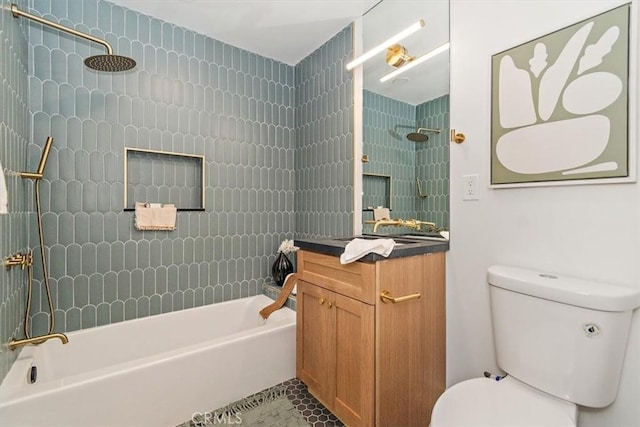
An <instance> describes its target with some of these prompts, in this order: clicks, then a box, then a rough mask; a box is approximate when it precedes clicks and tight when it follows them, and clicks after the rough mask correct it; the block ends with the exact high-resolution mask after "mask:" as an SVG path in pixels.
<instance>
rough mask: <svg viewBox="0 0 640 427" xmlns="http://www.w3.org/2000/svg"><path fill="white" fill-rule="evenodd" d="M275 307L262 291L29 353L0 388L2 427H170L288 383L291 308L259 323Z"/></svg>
mask: <svg viewBox="0 0 640 427" xmlns="http://www.w3.org/2000/svg"><path fill="white" fill-rule="evenodd" d="M271 302H273V301H272V300H271V299H269V298H268V297H266V296H264V295H258V296H255V297H250V298H243V299H240V300H234V301H228V302H224V303H218V304H213V305H208V306H205V307H199V308H194V309H189V310H182V311H177V312H173V313H167V314H163V315H158V316H152V317H147V318H144V319H137V320H132V321H128V322H123V323H117V324H113V325H108V326H102V327H98V328H93V329H87V330H83V331H78V332H72V333H69V334H68V337H69V343H68V344H66V345H62V344H61V343H60V341H59V340H50V341H48V342H46V343H45V344H42V345H40V346H30V347H25V348H23V350H22V352H21V354H20V356H19V358H18V359H17V360H16V362H15V363H14V365H13V366H12V368H11V370H10V371H9V373H8V374H7V376H6V378H5V380H4V381H3V382H2V385H1V386H0V424H1V425H2V426H7V427H9V426H11V427H13V426H47V427H50V426H51V427H53V426H64V427H71V426H83V427H84V426H114V427H121V426H135V427H140V426H152V427H158V426H175V425H176V424H179V423H181V422H183V421H186V420H189V419H191V416H192V414H193V413H195V412H203V413H204V412H208V411H212V410H214V409H216V408H219V407H221V406H224V405H226V404H228V403H231V402H233V401H235V400H238V399H241V398H243V397H245V396H248V395H250V394H252V393H255V392H258V391H260V390H262V389H264V388H267V387H270V386H272V385H275V384H277V383H280V382H282V381H285V380H288V379H290V378H293V377H295V336H296V332H295V322H296V317H295V312H294V311H292V310H290V309H288V308H283V309H281V310H278V311H276V312H275V313H273V314H272V315H271V317H269V319H268V321H267V322H266V323H265V322H264V321H263V320H262V318H261V317H260V315H259V314H258V312H259V311H260V309H261V308H263V307H264V306H266V305H267V304H269V303H271ZM4 351H8V350H6V348H5V349H4ZM31 366H36V367H37V369H38V379H37V381H36V383H34V384H29V383H28V381H27V374H28V372H29V370H30V368H31Z"/></svg>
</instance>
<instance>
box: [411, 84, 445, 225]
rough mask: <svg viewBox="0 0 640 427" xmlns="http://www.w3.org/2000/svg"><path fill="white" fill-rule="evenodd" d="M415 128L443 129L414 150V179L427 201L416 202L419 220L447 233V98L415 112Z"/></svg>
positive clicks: (428, 103)
mask: <svg viewBox="0 0 640 427" xmlns="http://www.w3.org/2000/svg"><path fill="white" fill-rule="evenodd" d="M416 126H417V127H421V128H430V129H442V132H440V133H439V134H433V133H430V134H429V142H428V143H427V144H418V145H417V146H416V148H417V151H416V177H417V178H418V179H420V180H421V182H422V191H423V192H425V193H427V194H428V197H425V198H420V199H419V200H418V201H417V212H418V219H419V220H422V221H431V222H435V223H436V225H437V226H438V227H441V228H446V229H447V230H448V229H449V146H450V142H449V128H450V126H449V95H444V96H441V97H439V98H435V99H432V100H430V101H427V102H425V103H423V104H420V105H418V106H417V108H416Z"/></svg>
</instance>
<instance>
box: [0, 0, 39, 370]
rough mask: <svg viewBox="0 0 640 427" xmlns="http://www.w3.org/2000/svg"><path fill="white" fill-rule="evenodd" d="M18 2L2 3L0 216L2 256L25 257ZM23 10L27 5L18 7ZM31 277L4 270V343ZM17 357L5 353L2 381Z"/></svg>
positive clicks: (0, 273)
mask: <svg viewBox="0 0 640 427" xmlns="http://www.w3.org/2000/svg"><path fill="white" fill-rule="evenodd" d="M11 3H13V1H8V0H2V1H0V163H1V164H2V169H3V172H4V174H5V178H6V184H7V191H8V193H9V194H8V196H9V204H8V208H9V214H7V215H0V256H1V257H2V261H4V259H5V257H7V256H10V255H13V254H15V253H25V252H26V251H27V250H28V249H29V237H28V230H29V227H28V225H29V224H30V214H29V209H31V208H32V204H31V203H29V200H30V197H29V195H30V194H32V193H31V192H30V189H29V186H30V185H31V183H30V182H26V181H25V180H23V179H22V178H20V177H18V176H16V174H15V173H16V172H22V171H23V170H25V169H24V168H25V165H26V156H27V146H28V143H29V115H28V112H27V104H28V102H29V100H28V80H27V37H26V32H25V31H26V30H25V27H24V25H21V23H20V22H19V21H18V20H17V19H14V18H13V17H12V16H11V12H10V11H9V9H10V6H11ZM17 4H18V5H19V6H21V7H22V6H24V5H25V2H24V1H19V2H17ZM25 283H26V274H25V271H24V270H21V269H20V268H16V267H14V268H12V269H11V270H6V269H5V268H4V267H3V268H0V343H3V346H4V343H6V342H8V341H10V340H11V338H13V337H14V336H18V335H20V334H21V333H22V328H23V320H22V319H23V316H24V292H25ZM17 354H18V353H17V352H14V351H9V350H7V349H6V347H5V348H2V349H1V350H0V381H1V380H2V379H3V378H4V377H5V375H6V374H7V372H8V371H9V368H10V367H11V364H12V363H13V361H14V360H15V359H16V356H17Z"/></svg>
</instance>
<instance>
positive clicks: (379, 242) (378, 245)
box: [340, 239, 396, 264]
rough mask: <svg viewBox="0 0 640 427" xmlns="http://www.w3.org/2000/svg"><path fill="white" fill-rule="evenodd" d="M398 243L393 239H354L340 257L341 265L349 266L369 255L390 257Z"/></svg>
mask: <svg viewBox="0 0 640 427" xmlns="http://www.w3.org/2000/svg"><path fill="white" fill-rule="evenodd" d="M395 244H396V242H395V241H394V240H393V239H353V240H352V241H350V242H349V243H347V246H345V248H344V252H343V254H342V255H340V264H349V263H350V262H354V261H357V260H359V259H360V258H362V257H363V256H365V255H367V254H369V253H376V254H378V255H382V256H383V257H385V258H386V257H388V256H389V254H390V253H391V251H392V250H393V247H394V246H395Z"/></svg>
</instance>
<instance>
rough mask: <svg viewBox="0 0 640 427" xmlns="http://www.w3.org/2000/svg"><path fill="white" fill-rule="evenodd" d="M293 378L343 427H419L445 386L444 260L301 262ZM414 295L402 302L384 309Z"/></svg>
mask: <svg viewBox="0 0 640 427" xmlns="http://www.w3.org/2000/svg"><path fill="white" fill-rule="evenodd" d="M298 272H299V273H300V279H299V280H298V293H297V316H298V319H297V322H298V323H297V369H296V370H297V376H298V378H300V379H301V380H302V381H303V382H304V383H305V384H306V385H307V387H308V388H309V391H310V392H311V393H312V394H313V395H314V396H316V397H317V398H318V399H319V400H320V401H321V402H322V403H323V404H324V405H325V406H326V407H327V408H328V409H329V410H331V411H332V412H333V413H334V414H335V415H336V416H337V417H338V418H340V419H341V420H342V421H343V422H344V423H345V424H346V425H348V426H380V427H387V426H425V425H428V424H429V422H430V416H431V410H432V408H433V405H434V404H435V401H436V399H437V398H438V397H439V396H440V394H442V392H443V391H444V385H445V319H444V281H445V278H444V253H443V252H439V253H432V254H424V255H416V256H412V257H404V258H394V259H388V260H382V261H377V262H373V263H367V262H355V263H352V264H347V265H341V264H340V261H339V258H338V257H334V256H330V255H324V254H320V253H316V252H311V251H300V252H299V253H298ZM383 291H388V293H389V295H391V296H393V297H401V296H407V295H413V294H416V293H419V294H420V298H417V299H410V300H408V301H404V302H397V303H392V302H386V303H385V302H382V300H381V298H380V294H381V293H382V292H383Z"/></svg>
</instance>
